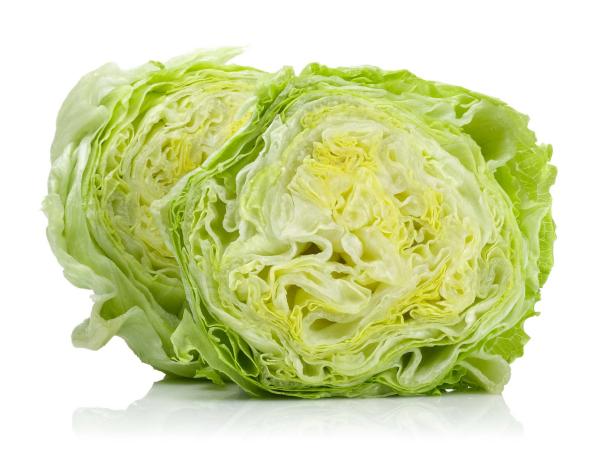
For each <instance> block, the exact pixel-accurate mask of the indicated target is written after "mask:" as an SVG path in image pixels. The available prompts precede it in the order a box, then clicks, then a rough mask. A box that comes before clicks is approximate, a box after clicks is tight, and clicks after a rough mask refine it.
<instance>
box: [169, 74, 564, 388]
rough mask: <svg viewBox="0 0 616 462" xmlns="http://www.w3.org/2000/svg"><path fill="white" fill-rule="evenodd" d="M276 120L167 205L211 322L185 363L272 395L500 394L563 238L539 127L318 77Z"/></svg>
mask: <svg viewBox="0 0 616 462" xmlns="http://www.w3.org/2000/svg"><path fill="white" fill-rule="evenodd" d="M274 114H275V116H272V117H271V121H268V123H267V126H263V128H262V129H261V131H262V132H261V133H260V134H259V136H258V139H257V140H256V141H255V142H253V143H248V144H245V145H243V146H227V147H223V148H222V149H221V150H220V152H219V153H218V154H217V156H218V157H217V160H216V162H210V163H206V164H204V166H203V168H200V169H198V170H195V171H194V172H193V173H191V174H189V175H188V176H187V177H186V178H185V181H183V182H182V183H181V184H180V185H178V186H177V187H176V188H174V190H173V191H172V193H171V194H168V195H166V196H164V197H163V198H162V199H161V200H160V201H159V202H158V203H157V211H159V212H160V218H161V223H163V226H162V228H163V229H165V230H166V232H167V236H168V239H169V242H170V243H171V244H172V247H173V252H174V255H175V258H176V259H177V261H178V263H179V266H180V268H181V273H182V277H183V281H184V284H185V286H186V293H187V294H188V301H189V305H190V310H191V316H184V317H183V318H182V320H181V322H180V324H179V326H178V328H177V330H176V332H175V335H176V337H177V339H178V344H177V348H178V351H180V352H181V353H182V354H183V355H185V356H187V357H188V356H190V357H193V358H195V361H196V362H199V361H200V362H202V363H203V364H208V365H210V366H211V367H213V368H214V369H216V370H218V371H220V372H221V373H222V374H223V375H225V376H227V377H229V378H231V379H232V380H234V381H235V382H237V383H238V384H239V385H240V386H242V387H243V388H244V389H245V390H246V391H248V392H249V393H252V394H255V395H268V394H282V395H291V396H299V397H309V398H315V397H325V396H385V395H392V394H400V395H412V394H425V393H439V392H441V391H444V390H451V389H480V390H486V391H488V392H500V391H501V390H502V389H503V386H504V385H505V383H506V382H507V381H508V379H509V375H510V365H509V364H510V363H511V362H512V361H513V360H514V359H516V358H517V357H519V356H520V355H521V354H522V351H523V346H524V344H525V342H526V341H527V338H528V337H527V336H526V334H525V333H524V330H523V323H524V320H525V319H527V318H528V317H530V316H533V315H534V314H535V310H534V305H535V303H536V302H537V300H538V299H539V290H540V287H541V286H542V285H543V283H544V282H545V280H546V278H547V275H548V273H549V271H550V268H551V266H552V244H553V240H554V237H555V234H554V224H553V221H552V218H551V213H550V209H551V197H550V194H549V187H550V185H551V184H552V183H553V181H554V178H555V169H554V167H553V166H551V165H550V164H549V160H550V157H551V148H550V147H549V146H546V145H540V144H538V143H537V141H536V138H535V135H534V134H533V132H532V131H530V130H529V129H528V126H527V122H528V120H527V117H526V116H524V115H522V114H520V113H518V112H517V111H515V110H514V109H512V108H511V107H509V106H507V105H506V104H505V103H503V102H501V101H499V100H496V99H493V98H490V97H487V96H484V95H481V94H478V93H474V92H472V91H469V90H466V89H464V88H461V87H455V86H451V85H445V84H440V83H434V82H429V81H425V80H422V79H420V78H418V77H416V76H414V75H413V74H410V73H409V72H406V71H397V72H387V71H382V70H380V69H377V68H373V67H363V68H349V69H345V68H328V67H324V66H320V65H316V64H314V65H310V66H308V67H307V68H306V69H305V70H304V71H303V72H302V73H301V74H300V75H299V76H297V77H296V78H294V79H293V80H292V81H290V82H289V84H288V85H287V86H286V88H285V89H284V90H283V91H282V92H281V93H280V94H279V95H278V97H277V98H276V100H275V101H274V102H273V103H272V105H271V107H270V115H274ZM179 339H181V342H180V341H179Z"/></svg>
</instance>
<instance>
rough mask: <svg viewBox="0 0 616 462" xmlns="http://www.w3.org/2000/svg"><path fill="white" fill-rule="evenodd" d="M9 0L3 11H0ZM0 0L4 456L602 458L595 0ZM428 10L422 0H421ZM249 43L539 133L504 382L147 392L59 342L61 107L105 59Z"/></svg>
mask: <svg viewBox="0 0 616 462" xmlns="http://www.w3.org/2000/svg"><path fill="white" fill-rule="evenodd" d="M7 3H8V6H7ZM209 3H210V2H207V1H205V0H201V1H197V2H182V1H179V0H178V1H176V2H172V1H166V2H157V1H149V2H130V1H128V0H121V1H117V2H116V1H110V0H106V1H100V2H87V1H82V2H73V3H70V2H59V1H49V2H40V3H32V2H27V1H26V2H10V3H9V2H4V3H3V4H2V6H1V7H0V10H1V11H0V49H1V51H2V69H1V70H0V83H1V86H0V91H1V94H0V105H1V106H0V141H1V144H0V149H1V155H0V156H1V157H0V188H1V190H0V233H1V234H0V246H1V249H2V253H1V260H0V272H1V278H0V281H1V297H0V304H1V307H2V311H1V323H2V324H1V333H0V342H1V350H0V351H1V354H2V359H1V365H2V366H1V369H0V370H1V372H0V374H2V377H1V380H0V390H1V393H0V400H1V401H2V403H1V407H0V419H1V421H2V425H3V427H4V428H3V429H1V430H0V434H1V435H2V437H1V439H2V443H1V444H0V451H1V452H2V453H4V454H1V453H0V458H1V459H3V460H7V461H8V460H10V461H12V460H25V459H32V460H41V459H43V458H45V459H44V460H48V459H55V458H58V459H59V458H61V459H59V460H80V461H83V460H88V461H89V460H109V459H110V458H113V459H115V460H129V459H135V460H136V459H137V458H138V459H139V460H144V461H154V460H159V459H160V460H162V459H163V458H165V459H168V458H170V457H173V458H174V460H177V461H180V460H183V459H186V458H188V457H191V458H193V459H194V460H210V459H211V460H214V458H216V459H217V460H220V459H222V458H225V459H231V460H234V459H235V458H237V459H238V460H239V459H240V458H243V459H246V460H249V458H250V460H252V459H254V458H257V459H263V458H269V459H279V458H280V459H282V458H284V459H287V460H296V459H299V460H302V459H310V460H329V459H331V458H334V457H335V458H336V459H337V460H354V459H357V458H360V457H362V456H363V457H364V458H368V459H374V458H377V457H378V459H379V461H386V460H388V459H392V460H393V459H394V457H395V458H396V459H399V460H400V459H404V460H413V459H415V460H439V459H445V458H448V459H449V458H452V459H453V458H455V459H458V460H459V459H462V460H465V459H472V460H520V458H521V457H522V456H524V457H528V458H529V459H531V458H532V459H535V458H539V457H544V458H547V457H549V458H550V460H553V459H554V460H555V459H557V458H560V459H561V460H562V459H563V458H569V457H570V458H576V459H577V458H581V457H583V458H584V459H583V460H602V459H603V460H606V459H611V460H615V459H614V457H615V455H614V451H615V450H614V446H613V444H612V443H613V438H614V434H615V432H616V423H615V422H616V418H615V415H616V407H615V399H614V396H616V393H615V392H614V390H613V387H614V384H615V379H616V372H615V370H616V348H615V338H616V303H615V299H616V292H615V291H616V268H615V263H616V251H615V248H616V246H615V242H616V233H615V228H614V224H615V219H614V216H615V215H616V206H615V202H616V186H615V185H616V142H615V139H616V136H615V134H616V111H615V110H616V97H615V95H614V85H615V83H616V74H615V72H614V60H615V53H614V46H615V45H616V33H615V32H614V30H615V26H614V18H615V17H616V16H615V15H614V13H612V12H611V11H610V10H609V7H608V6H609V4H610V3H611V2H609V1H606V2H604V3H600V2H593V1H582V2H578V3H568V2H554V3H549V2H543V3H541V2H520V1H516V2H507V3H505V2H502V3H501V2H464V1H458V2H439V1H436V2H417V3H414V2H410V1H405V2H391V1H386V0H372V1H370V2H362V1H359V0H356V1H353V2H337V1H334V0H328V1H317V0H305V1H302V2H292V1H286V2H282V1H281V2H272V1H264V0H255V1H247V2H240V1H234V0H225V1H218V2H211V4H209ZM428 5H429V6H428ZM222 45H245V46H247V47H248V49H247V51H246V53H245V55H243V56H241V57H240V58H237V59H236V62H241V63H243V64H249V65H254V66H257V67H260V68H263V69H266V70H272V71H273V70H276V69H278V68H279V67H281V66H282V65H284V64H290V65H293V66H295V68H296V69H297V70H300V69H301V67H302V66H303V65H305V64H306V63H308V62H310V61H313V60H318V61H321V62H323V63H325V64H329V65H359V64H374V65H378V66H381V67H384V68H389V69H394V68H408V69H410V70H411V71H412V72H414V73H416V74H418V75H420V76H422V77H424V78H429V79H434V80H441V81H445V82H448V83H453V84H459V85H463V86H465V87H468V88H472V89H474V90H477V91H481V92H484V93H488V94H491V95H494V96H497V97H499V98H501V99H503V100H505V101H507V102H508V103H510V104H511V105H512V106H513V107H515V108H517V109H519V110H521V111H522V112H525V113H527V114H530V115H531V127H532V128H533V129H534V130H535V131H536V132H537V134H538V136H539V138H540V140H541V141H544V142H549V143H551V144H553V146H554V158H553V162H554V163H555V164H556V165H557V167H558V169H559V176H558V179H557V184H556V186H555V187H554V188H553V190H552V192H553V196H554V216H555V219H556V221H557V226H558V229H557V231H558V240H557V243H556V248H555V257H556V265H555V267H554V270H553V272H552V275H551V277H550V279H549V280H548V283H547V285H546V286H545V289H544V291H543V299H542V301H541V302H540V304H539V305H538V309H539V310H540V311H541V312H542V314H541V316H540V317H537V318H533V319H531V320H530V321H529V322H528V323H527V330H528V331H529V333H530V334H531V336H532V340H531V342H530V343H529V344H528V346H527V347H526V353H525V356H524V357H523V358H522V359H520V360H518V361H517V362H516V363H515V364H514V365H513V376H512V379H511V382H510V383H509V385H508V386H507V388H506V390H505V392H504V394H503V396H502V397H500V396H479V397H470V398H468V399H466V398H460V397H445V398H441V399H434V398H417V399H414V398H411V399H402V400H401V399H393V400H336V401H333V400H325V401H319V402H304V401H296V400H283V401H274V402H272V401H265V402H264V401H254V400H247V399H243V398H242V396H241V394H240V393H238V392H237V391H235V390H233V389H232V390H228V391H219V390H215V389H211V388H204V387H203V386H201V385H197V386H195V385H184V386H181V385H173V384H171V385H169V384H163V385H156V386H155V387H154V388H153V389H152V391H151V393H150V394H149V395H148V397H146V398H144V399H143V400H141V401H139V402H137V403H135V404H131V403H134V402H135V401H137V400H139V399H140V398H142V397H144V396H145V395H146V393H147V392H148V390H150V388H151V387H152V384H153V382H155V381H157V380H160V379H161V378H162V374H160V373H158V372H156V371H154V370H152V369H151V368H150V367H149V366H146V365H143V364H141V363H140V362H139V361H138V360H137V359H136V358H135V357H134V356H133V355H132V353H131V352H130V351H129V350H128V348H127V347H126V346H125V345H124V344H123V343H122V342H121V341H117V339H114V340H113V341H111V343H110V344H109V345H108V346H106V347H105V348H103V349H102V350H100V351H98V352H91V351H87V350H77V349H74V348H73V347H72V346H71V343H70V332H71V330H72V328H73V326H74V325H76V324H77V323H79V322H80V321H81V320H82V319H83V318H85V317H87V315H88V313H89V308H90V300H89V294H88V292H87V291H84V290H80V289H76V288H74V287H72V286H71V285H70V284H69V283H68V282H66V281H65V280H64V278H63V276H62V271H61V268H60V267H59V265H58V264H57V263H56V261H55V260H54V257H53V256H52V254H51V252H50V250H49V248H48V245H47V242H46V239H45V236H44V230H45V225H46V221H45V218H44V216H43V214H42V212H41V211H40V203H41V200H42V198H43V196H44V194H45V191H46V176H47V173H48V169H49V160H48V158H49V146H50V143H51V139H52V137H53V132H54V123H55V115H56V112H57V110H58V108H59V106H60V104H61V102H62V100H63V98H64V96H65V95H66V94H67V92H68V91H69V90H70V88H71V87H72V85H73V84H74V83H75V82H76V81H77V79H78V78H79V77H80V76H81V75H83V74H84V73H86V72H87V71H89V70H92V69H93V68H95V67H98V66H99V65H101V64H103V63H104V62H106V61H116V62H118V63H119V64H120V65H122V66H125V67H127V66H128V67H130V66H134V65H138V64H141V63H142V62H145V61H147V60H149V59H156V60H165V59H167V58H170V57H172V56H174V55H177V54H182V53H185V52H189V51H192V50H193V49H195V48H212V47H217V46H222Z"/></svg>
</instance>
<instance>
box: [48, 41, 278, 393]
mask: <svg viewBox="0 0 616 462" xmlns="http://www.w3.org/2000/svg"><path fill="white" fill-rule="evenodd" d="M236 54H238V50H237V49H220V50H216V51H209V52H198V53H195V54H193V55H190V56H185V57H181V58H176V59H174V60H172V61H170V62H168V63H166V64H162V63H159V62H150V63H148V64H146V65H144V66H141V67H139V68H136V69H133V70H128V71H126V70H121V69H119V68H118V67H117V66H115V65H113V64H109V65H106V66H103V67H101V68H100V69H98V70H96V71H94V72H92V73H91V74H89V75H87V76H85V77H84V78H83V79H82V80H81V81H80V82H79V83H78V84H77V86H76V87H75V88H74V89H73V90H72V91H71V93H70V94H69V96H68V97H67V99H66V101H65V102H64V105H63V106H62V108H61V110H60V113H59V115H58V119H57V131H56V136H55V139H54V142H53V146H52V169H51V174H50V177H49V195H48V196H47V198H46V199H45V201H44V210H45V213H46V214H47V216H48V219H49V226H48V232H47V234H48V238H49V241H50V243H51V247H52V249H53V251H54V253H55V255H56V256H57V258H58V260H59V261H60V263H61V264H62V266H63V267H64V270H65V275H66V277H67V278H68V279H69V280H70V281H71V282H72V283H73V284H75V285H76V286H78V287H82V288H87V289H92V290H93V292H94V296H93V299H94V306H93V308H92V312H91V315H90V317H89V319H87V320H86V321H84V322H83V323H82V324H81V325H79V326H78V327H77V328H76V329H75V330H74V332H73V342H74V344H75V345H76V346H80V347H86V348H92V349H97V348H100V347H101V346H103V345H104V344H105V343H106V342H107V341H108V340H109V339H110V338H111V337H112V336H114V335H118V336H120V337H122V338H123V339H124V340H125V341H126V343H127V344H128V345H129V347H130V348H131V349H132V350H133V351H134V352H135V353H136V354H137V355H138V356H139V358H141V360H142V361H144V362H146V363H148V364H151V365H152V366H154V367H155V368H157V369H159V370H161V371H164V372H167V373H171V374H174V375H180V376H187V377H195V376H196V377H206V378H210V379H212V380H216V381H219V380H220V376H219V374H218V373H216V372H215V371H214V370H213V369H212V368H211V367H210V366H209V365H208V364H207V362H204V361H202V360H201V359H199V360H195V359H194V358H192V357H186V356H182V355H181V354H180V353H179V352H178V351H177V349H176V346H175V345H174V340H175V338H176V337H175V336H177V335H178V334H177V332H176V331H177V329H178V326H179V325H180V323H181V322H182V319H183V317H184V316H185V313H186V312H187V308H188V305H187V303H186V296H185V290H184V287H183V286H182V282H181V279H180V275H179V271H178V266H177V263H176V260H175V257H174V256H173V254H172V252H171V251H170V249H169V248H168V247H167V245H166V242H165V237H164V233H163V232H161V230H160V228H159V224H158V222H157V220H156V215H155V213H154V208H153V205H154V204H155V203H156V201H158V200H159V199H160V198H162V197H163V196H165V195H166V194H167V193H168V192H169V191H170V190H171V189H172V188H173V186H174V185H176V183H178V182H179V181H180V180H181V179H182V178H183V177H184V176H185V175H186V174H187V173H189V172H191V171H193V170H194V169H196V168H198V167H199V166H201V165H202V164H204V163H207V162H209V161H210V160H211V159H212V158H214V157H216V154H217V153H218V151H219V150H220V149H221V148H223V147H225V146H228V145H232V144H233V143H239V144H242V143H243V142H247V138H246V137H245V136H244V133H245V132H246V131H249V129H254V127H256V126H258V125H259V120H260V118H261V113H262V112H263V110H264V109H265V108H267V107H269V105H270V104H269V100H270V99H272V98H274V97H275V96H276V94H275V93H276V90H275V89H276V88H277V87H276V82H278V81H279V80H281V77H280V76H279V75H270V74H267V73H264V72H262V71H259V70H256V69H253V68H249V67H243V66H238V65H231V64H226V62H227V61H228V60H229V59H230V58H232V57H233V56H235V55H236ZM283 74H284V75H288V71H285V72H283ZM279 86H280V85H279Z"/></svg>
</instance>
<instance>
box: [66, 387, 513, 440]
mask: <svg viewBox="0 0 616 462" xmlns="http://www.w3.org/2000/svg"><path fill="white" fill-rule="evenodd" d="M73 430H74V431H75V433H76V434H78V435H98V434H101V435H102V434H105V435H107V434H135V433H141V434H157V433H158V434H160V433H165V434H174V435H183V434H204V435H206V434H207V435H209V436H212V435H216V434H233V435H254V434H260V435H263V434H269V435H277V434H279V435H283V434H284V435H289V436H293V435H297V436H300V435H322V436H327V435H330V434H331V435H341V434H346V433H349V434H350V433H353V434H356V433H366V432H370V433H371V432H375V431H376V432H380V433H387V434H392V433H393V434H396V433H398V434H404V435H406V436H413V435H429V434H442V433H447V434H452V433H453V434H459V435H467V434H475V435H477V434H479V435H481V434H490V435H503V436H509V435H516V434H521V433H522V425H521V424H520V423H519V422H518V421H516V420H515V418H514V417H513V416H512V415H511V413H510V411H509V409H508V408H507V405H506V404H505V401H504V399H503V397H502V396H501V395H486V394H469V393H454V394H446V395H443V396H429V397H428V396H426V397H405V398H399V397H398V398H394V397H392V398H380V399H321V400H299V399H284V398H283V399H255V398H250V397H248V396H247V395H245V394H244V393H243V392H242V391H240V390H239V389H238V388H237V387H235V386H227V387H218V386H215V385H212V384H208V383H203V382H194V381H191V382H187V381H178V380H170V379H165V380H162V381H160V382H157V383H155V384H154V385H153V386H152V388H151V389H150V391H149V392H148V394H147V395H146V396H145V397H143V398H141V399H139V400H137V401H135V402H134V403H132V404H131V405H130V406H128V408H127V409H125V410H112V409H101V408H79V409H77V410H75V412H74V413H73Z"/></svg>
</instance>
